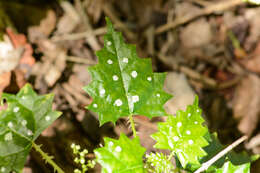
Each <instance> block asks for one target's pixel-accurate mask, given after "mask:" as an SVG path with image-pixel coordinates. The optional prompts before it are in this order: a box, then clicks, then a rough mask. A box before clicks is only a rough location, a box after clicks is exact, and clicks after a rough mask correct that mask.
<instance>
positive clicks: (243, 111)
mask: <svg viewBox="0 0 260 173" xmlns="http://www.w3.org/2000/svg"><path fill="white" fill-rule="evenodd" d="M259 93H260V79H259V77H258V76H256V75H254V74H249V75H248V76H246V77H245V78H244V79H242V81H241V83H240V84H239V85H238V86H237V88H236V90H235V95H234V98H233V116H234V117H235V118H236V119H238V120H240V122H239V125H238V129H239V130H240V131H241V132H242V133H243V134H247V135H249V136H250V135H251V134H252V132H253V131H254V130H255V128H256V126H257V123H258V120H259V113H260V97H259V95H258V94H259Z"/></svg>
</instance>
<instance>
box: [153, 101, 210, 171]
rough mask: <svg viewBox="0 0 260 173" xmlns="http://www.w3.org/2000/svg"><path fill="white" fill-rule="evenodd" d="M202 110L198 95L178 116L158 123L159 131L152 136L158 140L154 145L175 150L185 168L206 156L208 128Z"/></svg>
mask: <svg viewBox="0 0 260 173" xmlns="http://www.w3.org/2000/svg"><path fill="white" fill-rule="evenodd" d="M201 112H202V111H201V109H200V108H199V106H198V97H197V96H196V97H195V100H194V103H193V105H189V106H187V108H186V111H182V110H179V111H177V112H176V116H168V118H167V121H166V122H163V123H158V132H157V133H155V134H153V135H152V136H151V137H152V138H153V139H155V140H156V141H157V143H156V144H155V146H154V147H155V148H159V149H169V150H171V151H173V152H174V153H175V154H176V156H177V157H178V159H179V160H180V163H181V165H182V167H184V168H185V167H186V165H187V164H188V163H193V164H199V158H200V157H202V156H206V152H205V151H204V150H203V147H205V146H207V145H208V142H207V140H206V139H205V135H206V134H207V133H208V129H207V128H206V127H205V126H203V125H202V123H203V122H204V119H203V118H202V117H201Z"/></svg>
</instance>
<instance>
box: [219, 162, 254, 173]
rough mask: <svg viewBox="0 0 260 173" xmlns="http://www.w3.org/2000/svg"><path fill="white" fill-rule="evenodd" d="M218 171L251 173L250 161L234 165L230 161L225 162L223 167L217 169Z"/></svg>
mask: <svg viewBox="0 0 260 173" xmlns="http://www.w3.org/2000/svg"><path fill="white" fill-rule="evenodd" d="M215 172H216V173H250V163H245V164H242V165H238V166H236V165H233V164H232V163H231V162H230V161H227V162H225V164H224V165H223V167H222V168H220V169H217V170H216V171H215Z"/></svg>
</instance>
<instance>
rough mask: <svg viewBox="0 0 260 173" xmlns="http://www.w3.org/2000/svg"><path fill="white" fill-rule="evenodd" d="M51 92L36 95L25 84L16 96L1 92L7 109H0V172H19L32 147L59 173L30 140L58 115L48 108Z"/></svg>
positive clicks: (58, 114)
mask: <svg viewBox="0 0 260 173" xmlns="http://www.w3.org/2000/svg"><path fill="white" fill-rule="evenodd" d="M53 97H54V96H53V94H48V95H43V96H38V95H37V94H36V93H35V92H34V91H33V89H32V88H31V86H30V85H29V84H27V85H25V86H24V87H23V88H22V89H21V90H20V92H19V93H18V94H17V95H11V94H3V95H2V98H1V99H2V101H1V105H2V106H3V104H4V102H3V100H6V102H7V103H8V108H7V109H6V110H2V111H1V112H0V172H1V173H9V172H21V170H22V168H23V167H24V164H25V161H26V158H27V156H28V154H29V152H30V150H31V148H34V149H35V150H36V151H38V152H39V153H40V154H41V156H42V157H43V159H44V160H45V161H46V162H48V163H49V164H50V165H52V166H53V168H54V170H55V171H57V172H59V173H63V171H62V170H61V168H60V167H59V166H57V165H56V164H55V162H54V161H53V160H52V159H53V158H52V157H51V156H48V155H47V154H46V153H44V152H43V151H42V150H41V147H40V145H37V144H35V143H34V141H35V140H36V139H37V138H38V136H39V135H40V134H41V132H42V131H43V130H44V129H46V128H47V127H48V126H49V125H51V124H52V123H53V122H54V121H55V120H56V119H57V118H58V117H59V116H60V115H61V113H60V112H57V111H53V110H52V101H53Z"/></svg>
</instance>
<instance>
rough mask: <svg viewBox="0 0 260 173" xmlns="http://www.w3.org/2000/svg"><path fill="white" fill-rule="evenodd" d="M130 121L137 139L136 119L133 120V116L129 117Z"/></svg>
mask: <svg viewBox="0 0 260 173" xmlns="http://www.w3.org/2000/svg"><path fill="white" fill-rule="evenodd" d="M129 120H130V123H131V127H132V131H133V134H134V137H135V138H136V130H135V122H134V119H133V115H130V116H129Z"/></svg>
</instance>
